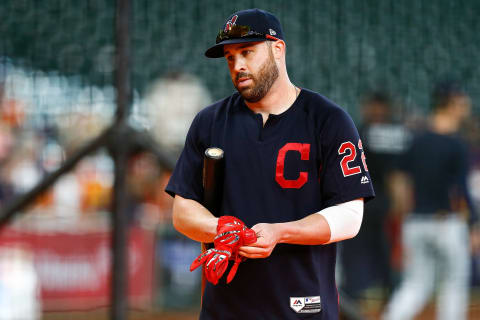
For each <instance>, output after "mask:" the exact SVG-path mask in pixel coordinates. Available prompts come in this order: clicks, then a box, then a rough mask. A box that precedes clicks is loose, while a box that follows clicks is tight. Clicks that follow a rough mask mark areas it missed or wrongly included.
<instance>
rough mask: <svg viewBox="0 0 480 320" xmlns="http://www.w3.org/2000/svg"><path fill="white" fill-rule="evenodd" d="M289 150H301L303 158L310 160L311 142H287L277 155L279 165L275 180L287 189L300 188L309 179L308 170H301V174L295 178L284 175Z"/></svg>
mask: <svg viewBox="0 0 480 320" xmlns="http://www.w3.org/2000/svg"><path fill="white" fill-rule="evenodd" d="M288 151H297V152H300V159H301V160H308V159H309V158H310V144H309V143H292V142H290V143H287V144H286V145H284V146H283V147H282V148H281V149H280V150H279V151H278V156H277V167H276V169H275V181H277V183H278V184H279V185H280V186H281V187H282V188H285V189H299V188H301V187H302V186H303V185H304V184H305V183H306V182H307V180H308V172H305V171H300V174H299V176H298V178H297V179H295V180H288V179H285V177H284V176H283V174H284V169H285V156H286V154H287V152H288Z"/></svg>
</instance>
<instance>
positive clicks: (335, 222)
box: [317, 199, 363, 243]
mask: <svg viewBox="0 0 480 320" xmlns="http://www.w3.org/2000/svg"><path fill="white" fill-rule="evenodd" d="M317 214H321V215H322V216H323V217H324V218H325V220H327V222H328V225H329V227H330V240H328V242H327V243H332V242H337V241H341V240H345V239H350V238H353V237H355V236H356V235H357V233H358V231H360V226H361V224H362V219H363V199H357V200H352V201H348V202H344V203H341V204H338V205H335V206H332V207H328V208H325V209H323V210H321V211H319V212H317Z"/></svg>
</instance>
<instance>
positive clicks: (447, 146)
mask: <svg viewBox="0 0 480 320" xmlns="http://www.w3.org/2000/svg"><path fill="white" fill-rule="evenodd" d="M432 157H434V158H432ZM402 169H403V170H404V171H406V172H407V173H409V175H410V176H411V179H412V181H413V184H414V189H413V190H414V199H415V206H414V208H413V213H414V214H420V215H425V214H437V213H451V212H453V211H454V208H452V203H455V202H458V199H462V200H465V201H466V203H467V204H468V206H469V209H470V213H471V214H470V220H471V222H474V221H476V220H478V216H477V213H476V210H475V208H474V206H473V201H472V200H471V197H470V194H469V192H468V188H467V174H468V156H467V147H466V145H465V144H464V142H463V141H462V140H461V139H460V137H458V136H456V135H446V134H438V133H435V132H432V131H430V130H424V131H421V132H418V133H417V134H416V135H415V137H414V139H413V142H412V145H411V147H410V148H409V149H408V151H407V152H406V153H405V155H404V159H403V161H402Z"/></svg>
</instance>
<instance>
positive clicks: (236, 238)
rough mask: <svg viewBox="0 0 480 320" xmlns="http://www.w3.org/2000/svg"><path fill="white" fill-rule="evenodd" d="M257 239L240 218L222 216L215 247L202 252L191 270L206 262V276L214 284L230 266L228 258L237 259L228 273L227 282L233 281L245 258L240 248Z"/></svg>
mask: <svg viewBox="0 0 480 320" xmlns="http://www.w3.org/2000/svg"><path fill="white" fill-rule="evenodd" d="M255 241H257V236H256V234H255V232H254V231H253V230H252V229H248V228H247V227H246V226H245V224H244V223H243V222H242V221H241V220H240V219H238V218H235V217H232V216H222V217H220V218H219V219H218V224H217V235H216V236H215V239H214V240H213V243H214V245H215V248H213V249H209V250H207V251H205V252H204V253H202V254H200V255H199V256H198V257H197V258H196V259H195V260H194V261H193V262H192V264H191V266H190V271H193V270H195V269H196V268H198V267H199V266H200V265H202V264H205V277H206V278H207V280H208V281H210V282H211V283H213V284H217V283H218V280H219V279H220V278H221V277H222V276H223V274H224V273H225V271H226V270H227V267H228V260H233V261H235V263H234V265H233V266H232V269H231V270H230V272H229V273H228V276H227V283H230V281H232V279H233V277H234V276H235V274H236V272H237V269H238V266H239V264H240V262H242V261H244V260H245V258H244V257H241V256H240V255H239V254H238V248H240V247H241V246H244V245H248V244H251V243H254V242H255Z"/></svg>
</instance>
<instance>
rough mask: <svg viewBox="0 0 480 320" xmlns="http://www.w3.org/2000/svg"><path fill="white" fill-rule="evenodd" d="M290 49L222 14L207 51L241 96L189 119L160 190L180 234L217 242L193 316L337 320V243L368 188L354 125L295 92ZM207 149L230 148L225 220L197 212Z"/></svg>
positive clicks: (257, 17)
mask: <svg viewBox="0 0 480 320" xmlns="http://www.w3.org/2000/svg"><path fill="white" fill-rule="evenodd" d="M285 53H286V42H285V38H284V35H283V31H282V27H281V25H280V22H279V21H278V19H277V18H276V17H275V16H274V15H272V14H271V13H269V12H266V11H263V10H259V9H249V10H243V11H239V12H236V13H234V14H232V15H231V16H230V17H228V19H226V21H225V23H224V25H223V27H222V29H221V30H220V32H219V34H218V36H217V39H216V44H215V45H214V46H212V47H211V48H209V49H208V50H207V51H206V53H205V55H206V56H207V57H209V58H222V57H224V58H225V60H226V62H227V65H228V68H229V71H230V76H231V80H232V82H233V84H234V86H235V88H236V89H237V91H238V92H236V93H234V94H233V95H231V96H229V97H227V98H225V99H222V100H220V101H218V102H216V103H214V104H213V105H211V106H208V107H207V108H205V109H203V110H202V111H201V112H200V113H199V114H198V115H197V116H196V117H195V119H194V120H193V123H192V125H191V127H190V130H189V133H188V135H187V139H186V142H185V147H184V149H183V151H182V154H181V156H180V158H179V160H178V162H177V165H176V168H175V170H174V172H173V174H172V177H171V179H170V181H169V184H168V185H167V188H166V191H167V192H168V193H169V194H171V195H172V196H173V195H174V196H175V200H174V207H173V224H174V226H175V228H176V229H177V230H178V231H179V232H181V233H183V234H185V235H186V236H188V237H190V238H191V239H194V240H197V241H201V242H207V243H211V242H213V244H214V246H213V248H212V249H210V250H208V251H206V252H205V253H203V254H201V255H200V256H199V258H197V259H195V261H194V262H193V264H192V268H195V267H198V266H200V265H203V266H204V267H205V274H206V277H207V280H208V281H209V282H208V283H207V286H206V288H205V291H204V293H203V298H202V310H201V313H200V319H306V318H308V319H324V320H325V319H338V299H339V297H338V294H337V290H336V286H335V257H336V244H335V243H336V242H338V241H340V240H344V239H348V238H351V237H354V236H355V235H356V234H357V233H358V231H359V228H360V224H361V221H362V216H363V203H364V201H367V200H369V199H371V198H372V197H373V196H374V191H373V188H372V182H371V180H370V176H369V173H368V169H367V165H366V163H365V154H364V152H363V147H362V143H361V140H360V138H359V135H358V132H357V129H356V128H355V125H354V123H353V121H352V120H351V118H350V117H349V116H348V114H347V113H346V112H345V111H344V110H342V109H341V108H340V107H338V106H337V105H335V104H334V103H333V102H331V101H330V100H328V99H327V98H325V97H323V96H322V95H320V94H317V93H315V92H312V91H310V90H308V89H304V88H299V87H297V86H296V85H294V84H293V83H292V82H291V81H290V80H289V78H288V74H287V70H286V64H285ZM211 146H215V147H220V148H222V149H223V150H224V152H225V176H224V191H223V201H222V204H221V211H220V212H221V213H220V217H216V216H214V215H213V214H212V213H211V212H209V211H208V210H207V209H205V207H204V206H202V205H201V199H202V192H203V191H202V160H203V154H204V151H205V150H206V149H207V148H209V147H211ZM252 234H253V237H252ZM252 242H253V243H252ZM228 261H230V264H229V265H228ZM227 266H228V267H227ZM224 275H225V276H224Z"/></svg>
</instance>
